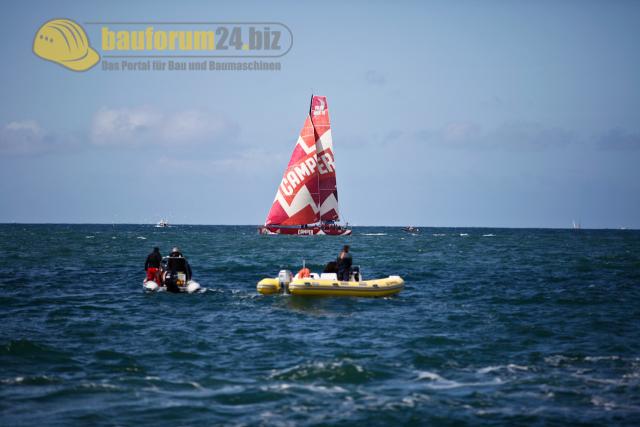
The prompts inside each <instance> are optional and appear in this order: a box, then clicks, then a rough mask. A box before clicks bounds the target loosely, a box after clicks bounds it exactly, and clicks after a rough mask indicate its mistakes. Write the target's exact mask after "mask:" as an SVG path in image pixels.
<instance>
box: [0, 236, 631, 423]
mask: <svg viewBox="0 0 640 427" xmlns="http://www.w3.org/2000/svg"><path fill="white" fill-rule="evenodd" d="M345 243H348V244H350V245H351V247H352V253H353V256H354V260H355V264H358V265H360V266H361V268H362V271H363V275H364V276H365V277H369V278H372V277H380V276H387V275H389V274H399V275H401V276H402V277H403V278H404V279H405V281H406V287H405V289H404V290H403V292H402V293H401V294H400V295H398V296H396V297H392V298H378V299H364V298H361V299H357V298H345V297H343V298H311V299H310V298H307V299H303V298H300V297H291V296H286V295H280V296H268V297H267V296H261V295H259V294H257V292H256V288H255V286H256V283H257V282H258V280H260V279H261V278H263V277H267V276H275V275H276V274H277V272H278V270H280V269H282V268H288V269H291V270H294V271H296V270H297V269H299V268H300V266H301V264H302V260H303V259H305V260H306V262H307V265H310V266H312V267H314V268H315V269H318V268H321V266H322V265H323V264H324V263H326V262H327V261H329V260H331V259H332V258H333V257H335V256H336V255H337V254H338V252H339V250H340V247H341V245H343V244H345ZM154 245H159V246H160V247H161V249H162V252H163V254H166V253H167V251H168V250H169V249H170V248H171V247H172V246H174V245H179V246H180V247H181V248H182V249H183V252H184V253H185V255H186V256H187V258H188V259H189V261H190V263H191V265H192V267H193V270H194V278H195V279H196V280H198V281H199V282H200V283H201V284H202V285H203V286H204V287H206V291H205V292H203V293H200V294H194V295H185V294H179V295H175V294H168V293H158V294H145V293H143V292H142V287H141V281H142V278H143V263H144V260H145V257H146V255H147V253H148V252H149V251H150V250H151V248H152V247H153V246H154ZM0 253H1V254H2V262H1V263H0V316H1V317H0V366H1V368H0V425H3V426H21V425H65V426H67V425H71V426H73V425H78V426H85V425H91V426H94V425H97V426H100V425H105V426H111V425H114V426H115V425H136V426H141V425H153V426H158V425H218V424H224V425H292V426H304V425H344V426H355V425H363V426H364V425H366V426H370V425H373V426H376V425H492V426H496V425H498V426H499V425H505V426H507V425H509V426H510V425H629V426H631V425H640V232H638V231H631V230H624V231H614V230H610V231H605V230H603V231H590V230H537V229H520V230H516V229H478V228H470V229H453V228H451V229H449V228H446V229H445V228H437V229H436V228H425V229H423V230H422V232H421V233H420V234H419V235H415V236H413V235H409V234H406V233H403V232H402V231H401V230H400V229H399V228H382V227H375V228H365V227H362V228H355V229H354V234H353V236H350V237H344V238H335V237H299V238H298V237H287V236H259V235H257V234H256V233H255V228H254V227H248V226H237V227H236V226H228V227H227V226H225V227H222V226H176V227H172V228H169V229H156V228H154V227H152V226H146V225H116V226H111V225H108V226H107V225H0Z"/></svg>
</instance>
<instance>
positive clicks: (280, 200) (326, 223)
mask: <svg viewBox="0 0 640 427" xmlns="http://www.w3.org/2000/svg"><path fill="white" fill-rule="evenodd" d="M339 220H340V214H339V211H338V188H337V185H336V166H335V163H334V154H333V141H332V138H331V122H330V120H329V108H328V106H327V98H326V97H325V96H311V106H310V108H309V114H308V115H307V118H306V120H305V122H304V125H303V126H302V130H301V131H300V135H299V136H298V140H297V141H296V145H295V147H294V149H293V153H292V154H291V159H290V160H289V164H288V165H287V168H286V169H285V171H284V174H283V177H282V181H281V182H280V185H279V186H278V189H277V191H276V197H275V200H274V201H273V204H272V205H271V209H270V210H269V214H268V215H267V219H266V221H265V223H264V225H263V226H261V227H258V232H259V233H260V234H293V235H319V234H325V235H331V236H346V235H349V234H351V230H350V229H349V228H348V227H347V226H342V225H339V224H338V221H339Z"/></svg>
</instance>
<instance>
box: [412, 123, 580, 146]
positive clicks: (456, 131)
mask: <svg viewBox="0 0 640 427" xmlns="http://www.w3.org/2000/svg"><path fill="white" fill-rule="evenodd" d="M415 136H416V138H417V139H418V140H421V141H424V142H426V143H428V144H429V145H432V146H434V147H436V146H439V147H443V148H458V149H468V148H478V149H506V150H534V151H536V150H542V149H548V148H558V147H563V146H566V145H567V144H570V143H573V142H575V141H576V135H575V134H574V133H572V132H570V131H568V130H566V129H562V128H558V127H553V126H544V125H542V124H540V123H535V122H506V123H503V124H502V125H500V126H497V127H495V128H491V129H483V128H482V127H481V126H480V125H478V124H475V123H472V122H455V123H449V124H448V125H446V126H444V127H442V128H440V129H425V130H421V131H418V132H416V134H415Z"/></svg>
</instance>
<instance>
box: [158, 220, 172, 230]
mask: <svg viewBox="0 0 640 427" xmlns="http://www.w3.org/2000/svg"><path fill="white" fill-rule="evenodd" d="M168 226H169V221H167V220H166V219H161V220H160V221H158V223H157V224H156V228H166V227H168Z"/></svg>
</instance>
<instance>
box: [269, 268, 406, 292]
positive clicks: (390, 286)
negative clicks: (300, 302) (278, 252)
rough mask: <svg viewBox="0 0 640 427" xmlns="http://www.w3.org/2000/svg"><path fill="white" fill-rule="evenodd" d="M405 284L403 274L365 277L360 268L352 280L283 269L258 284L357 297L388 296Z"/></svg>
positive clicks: (273, 288)
mask: <svg viewBox="0 0 640 427" xmlns="http://www.w3.org/2000/svg"><path fill="white" fill-rule="evenodd" d="M303 270H306V269H303ZM303 270H301V272H302V271H303ZM403 287H404V280H402V278H401V277H400V276H389V277H386V278H382V279H372V280H362V277H361V275H360V272H359V271H357V270H356V271H355V272H354V273H353V274H351V277H350V280H348V281H343V280H338V277H337V275H336V273H322V274H317V273H311V272H309V271H308V270H307V273H306V274H304V273H303V274H300V273H298V274H296V275H295V276H293V274H292V273H291V272H290V271H288V270H281V271H280V273H278V277H275V278H266V279H262V280H261V281H260V282H258V286H257V288H258V292H260V293H261V294H263V295H273V294H278V293H289V294H291V295H301V296H354V297H386V296H390V295H395V294H397V293H399V292H400V291H401V290H402V288H403Z"/></svg>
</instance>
